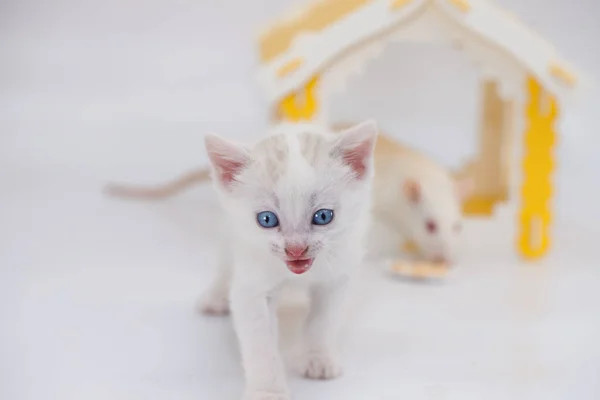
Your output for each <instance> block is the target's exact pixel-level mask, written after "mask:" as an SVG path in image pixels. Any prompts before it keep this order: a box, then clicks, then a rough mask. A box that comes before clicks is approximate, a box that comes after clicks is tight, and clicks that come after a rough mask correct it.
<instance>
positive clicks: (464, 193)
mask: <svg viewBox="0 0 600 400" xmlns="http://www.w3.org/2000/svg"><path fill="white" fill-rule="evenodd" d="M454 184H455V186H456V193H457V194H458V198H459V199H460V200H461V201H462V200H465V199H466V198H467V197H469V196H471V194H473V191H474V190H475V184H474V182H473V178H471V177H465V178H459V179H458V180H456V182H455V183H454Z"/></svg>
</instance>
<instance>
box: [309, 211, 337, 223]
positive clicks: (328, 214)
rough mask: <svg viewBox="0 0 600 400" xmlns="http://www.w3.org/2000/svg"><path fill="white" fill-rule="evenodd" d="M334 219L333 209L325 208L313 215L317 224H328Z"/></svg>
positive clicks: (313, 221) (313, 220)
mask: <svg viewBox="0 0 600 400" xmlns="http://www.w3.org/2000/svg"><path fill="white" fill-rule="evenodd" d="M332 220H333V210H328V209H326V208H323V209H321V210H319V211H317V212H316V213H315V215H313V219H312V223H313V224H315V225H327V224H328V223H330V222H331V221H332Z"/></svg>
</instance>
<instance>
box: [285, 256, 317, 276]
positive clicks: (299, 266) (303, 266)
mask: <svg viewBox="0 0 600 400" xmlns="http://www.w3.org/2000/svg"><path fill="white" fill-rule="evenodd" d="M312 262H313V260H312V259H308V260H294V261H287V262H286V265H287V267H288V269H289V270H290V271H291V272H293V273H294V274H297V275H300V274H303V273H305V272H306V271H308V270H309V269H310V266H311V265H312Z"/></svg>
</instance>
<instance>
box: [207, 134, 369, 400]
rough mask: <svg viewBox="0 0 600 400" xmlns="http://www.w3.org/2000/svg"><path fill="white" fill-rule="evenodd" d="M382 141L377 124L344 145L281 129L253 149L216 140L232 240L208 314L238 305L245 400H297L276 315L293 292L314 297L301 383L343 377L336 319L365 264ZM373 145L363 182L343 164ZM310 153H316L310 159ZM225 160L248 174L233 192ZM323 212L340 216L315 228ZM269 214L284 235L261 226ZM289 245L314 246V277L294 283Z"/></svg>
mask: <svg viewBox="0 0 600 400" xmlns="http://www.w3.org/2000/svg"><path fill="white" fill-rule="evenodd" d="M375 138H376V128H375V125H374V124H373V123H364V124H361V125H359V126H357V127H355V128H353V129H350V130H349V131H348V132H346V133H343V134H341V135H339V134H335V135H334V134H330V133H328V132H323V128H322V127H317V126H314V125H285V126H283V125H282V126H280V127H279V128H278V130H276V131H275V132H270V133H269V135H268V136H267V137H266V138H265V139H263V140H262V141H261V142H259V143H258V144H256V145H255V146H251V147H248V146H242V145H240V144H237V143H233V142H229V141H226V140H225V139H221V138H219V137H216V136H209V137H208V138H207V140H206V147H207V151H208V153H209V156H210V159H211V164H212V166H213V168H214V170H215V177H216V178H217V179H214V180H213V181H214V183H215V187H216V189H217V192H218V194H219V196H220V200H221V202H222V206H223V210H224V211H225V219H226V221H223V223H226V224H227V227H228V229H229V231H228V235H226V236H225V237H224V238H223V246H222V249H223V251H222V252H221V253H222V255H223V257H224V258H221V261H220V263H219V264H220V265H219V274H218V277H217V279H216V280H215V282H214V284H213V285H212V286H211V287H210V288H209V289H208V291H207V292H206V294H205V297H204V300H203V310H204V311H206V312H208V313H212V314H215V313H225V312H227V310H228V309H227V304H230V307H231V312H232V316H233V322H234V326H235V329H236V332H237V335H238V339H239V344H240V349H241V355H242V363H243V366H244V370H245V375H246V389H245V395H244V396H245V397H244V399H247V400H250V399H251V400H267V399H270V400H275V399H277V400H283V399H289V398H290V394H289V389H288V386H287V383H286V377H285V372H284V366H283V363H282V360H281V356H280V354H279V352H278V344H277V341H278V332H277V319H276V313H275V309H276V303H277V299H278V295H279V293H280V292H281V289H282V288H284V287H286V286H288V285H294V286H300V287H302V288H305V289H307V290H308V292H309V294H310V297H311V308H310V312H309V316H308V319H307V324H306V327H305V352H304V359H303V360H302V363H301V370H300V373H301V374H302V375H304V376H305V377H307V378H312V379H331V378H335V377H337V376H339V375H340V374H341V372H342V370H341V366H340V363H339V360H338V355H337V348H336V340H337V326H338V322H339V321H338V318H337V317H338V314H339V312H338V311H339V308H340V304H341V302H342V300H343V298H344V292H345V288H346V286H347V284H348V279H349V277H350V275H351V274H352V272H353V270H354V269H355V268H356V267H357V266H358V265H359V263H360V262H361V260H362V258H363V255H364V249H363V244H364V235H365V233H366V230H367V226H368V223H369V209H370V197H371V181H372V175H373V167H372V160H371V159H372V150H373V146H374V142H375ZM365 143H366V144H367V145H368V152H367V153H368V154H367V155H366V156H365V164H366V166H367V170H366V173H365V175H364V176H363V177H362V178H360V179H359V178H357V176H356V174H355V173H354V171H353V170H352V168H350V166H349V165H348V163H347V162H345V161H344V159H343V158H342V157H341V154H342V153H343V151H344V150H348V149H350V150H351V149H353V148H356V146H359V145H361V144H365ZM311 146H312V147H311ZM303 148H304V149H305V151H304V153H303ZM306 148H315V149H316V150H317V151H316V153H314V152H313V153H312V155H311V156H307V153H306ZM313 156H314V157H313ZM223 160H224V162H225V164H226V163H227V162H228V161H233V162H234V163H235V162H239V163H241V164H243V166H242V167H241V168H240V169H239V170H238V171H237V172H236V174H235V178H234V180H233V181H232V182H226V181H224V180H223V179H221V177H222V176H226V175H222V172H223V170H222V166H223V165H225V164H222V162H223ZM310 160H312V162H311V161H310ZM321 208H328V209H333V210H334V212H335V215H334V220H333V222H332V223H331V224H329V225H326V226H315V225H312V224H311V220H312V215H313V214H314V212H315V211H317V210H318V209H321ZM261 211H272V212H275V213H276V214H277V216H278V217H279V221H280V227H279V228H271V229H265V228H262V227H261V226H259V225H258V223H257V221H256V214H257V213H258V212H261ZM286 243H303V244H307V245H308V246H309V249H310V250H309V255H310V257H313V258H314V263H313V265H312V267H311V269H310V270H309V271H308V272H306V273H304V274H302V275H295V274H293V273H292V272H290V270H288V268H287V267H286V264H285V257H286V255H285V253H284V247H285V245H286Z"/></svg>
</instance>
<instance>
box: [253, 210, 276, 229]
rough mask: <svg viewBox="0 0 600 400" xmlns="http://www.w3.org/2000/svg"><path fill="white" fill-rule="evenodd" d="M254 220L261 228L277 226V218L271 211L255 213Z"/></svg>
mask: <svg viewBox="0 0 600 400" xmlns="http://www.w3.org/2000/svg"><path fill="white" fill-rule="evenodd" d="M256 220H257V221H258V224H259V225H260V226H262V227H263V228H275V227H276V226H279V220H278V219H277V215H275V213H274V212H271V211H262V212H259V213H258V214H256Z"/></svg>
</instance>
